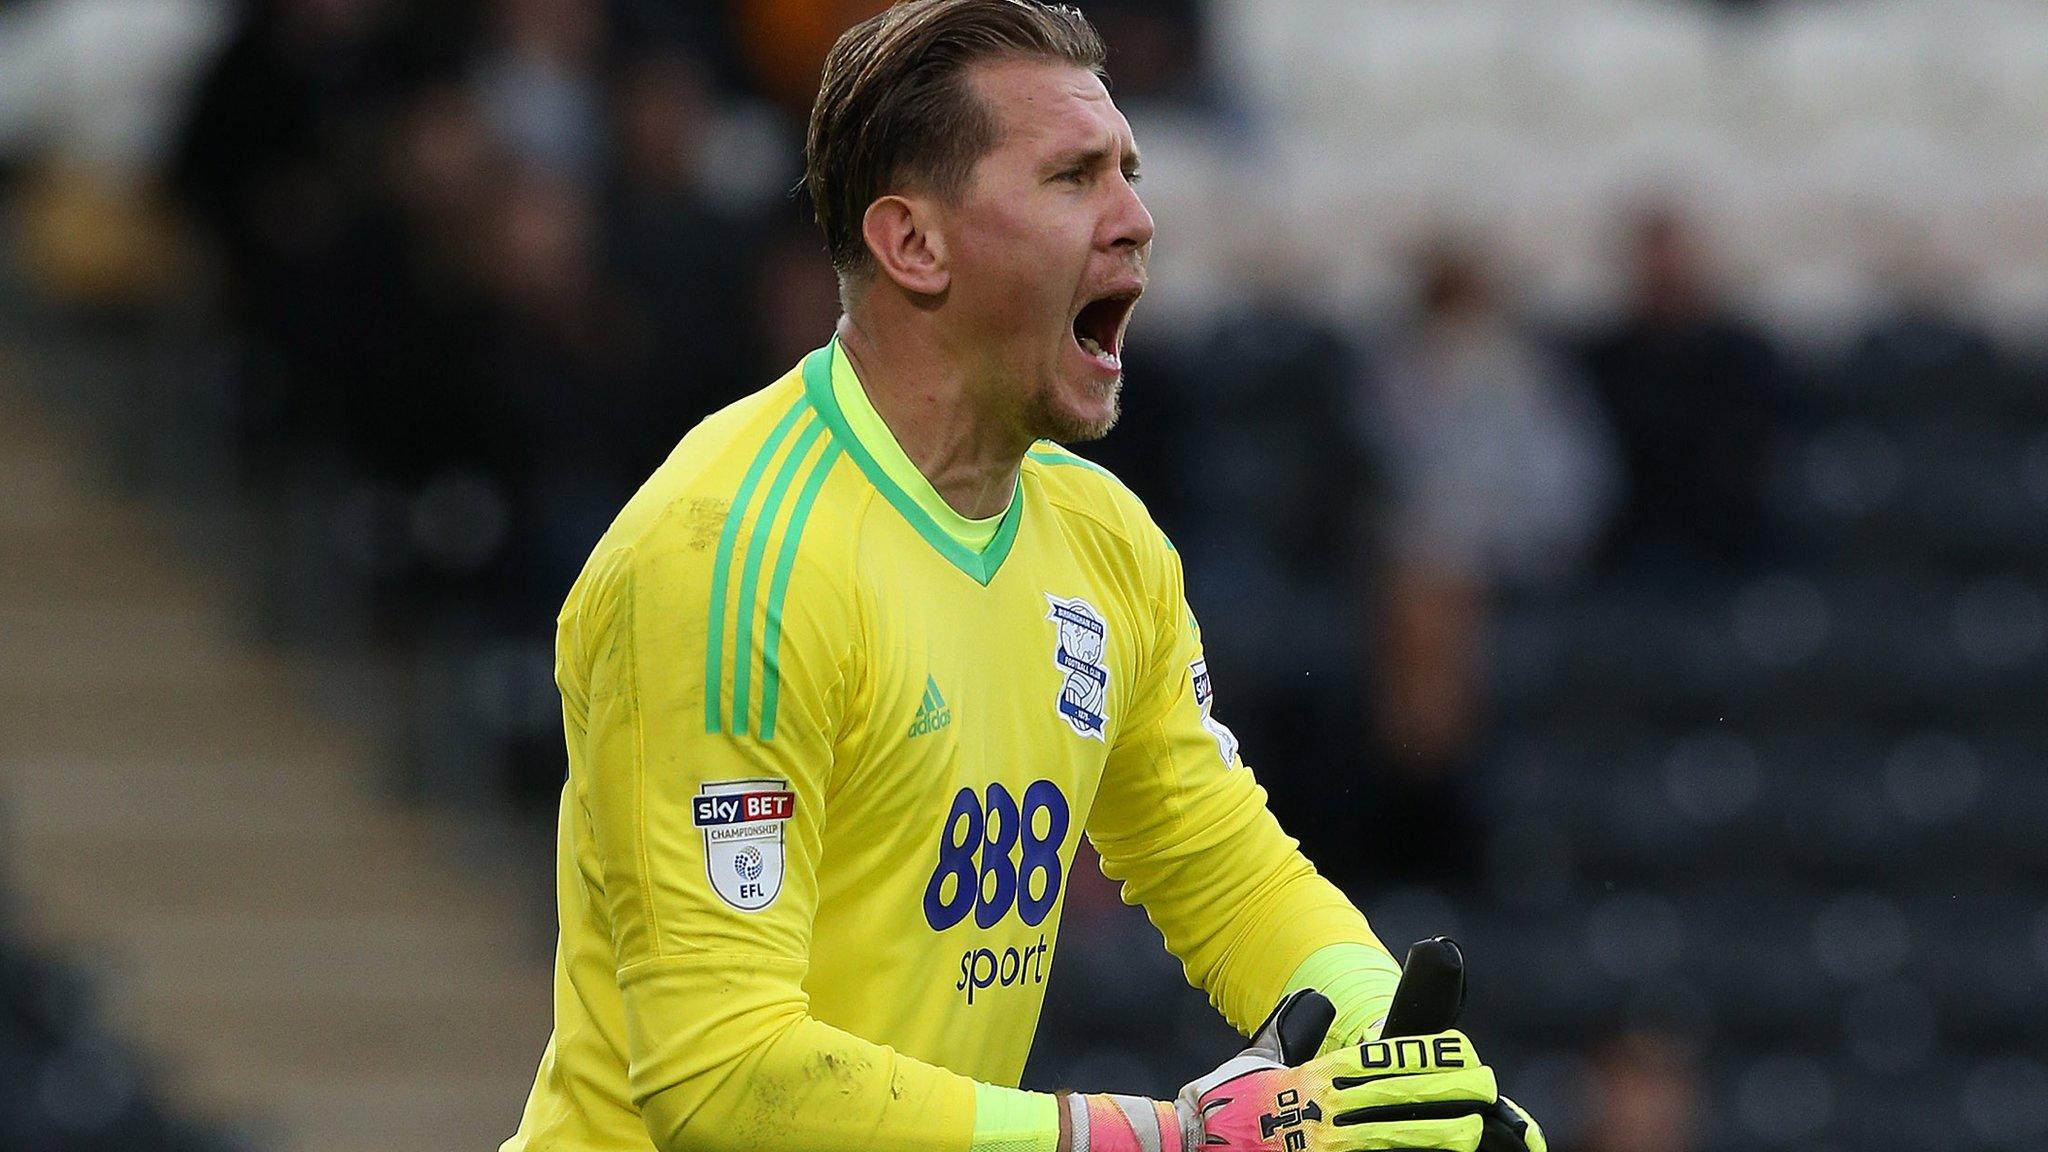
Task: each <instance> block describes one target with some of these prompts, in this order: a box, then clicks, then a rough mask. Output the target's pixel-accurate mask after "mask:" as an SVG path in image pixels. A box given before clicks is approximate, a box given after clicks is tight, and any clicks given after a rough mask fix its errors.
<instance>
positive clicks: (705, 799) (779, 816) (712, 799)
mask: <svg viewBox="0 0 2048 1152" xmlns="http://www.w3.org/2000/svg"><path fill="white" fill-rule="evenodd" d="M692 806H693V807H694V808H695V818H696V825H697V827H699V828H711V827H719V826H724V825H729V824H760V823H766V822H770V821H778V822H779V821H783V820H787V819H789V818H790V817H791V816H793V815H795V814H796V793H794V792H726V793H722V794H716V795H708V796H698V797H696V798H695V801H694V803H693V805H692Z"/></svg>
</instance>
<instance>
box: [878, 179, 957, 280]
mask: <svg viewBox="0 0 2048 1152" xmlns="http://www.w3.org/2000/svg"><path fill="white" fill-rule="evenodd" d="M936 222H937V221H936V220H935V219H934V213H933V206H932V204H931V203H930V202H929V201H927V200H923V199H913V198H911V197H907V196H884V197H882V198H880V199H878V200H876V201H875V202H874V203H873V204H870V205H868V210H867V214H866V215H864V216H862V217H861V221H860V229H861V235H862V237H864V238H865V239H866V240H867V244H868V251H870V252H872V253H874V257H875V263H876V264H877V265H879V266H880V267H881V270H882V274H883V275H884V276H887V277H888V278H889V279H891V280H894V281H895V282H896V283H897V284H898V285H900V286H901V287H902V288H903V289H904V290H905V291H907V292H915V293H917V294H918V295H920V296H936V295H938V294H939V293H941V292H944V291H945V290H946V288H947V286H948V285H950V284H951V283H952V279H953V273H952V269H951V268H950V267H948V265H947V263H946V241H945V238H944V237H943V236H941V235H939V234H938V233H937V232H936V231H935V230H934V229H933V227H932V225H933V224H935V223H936Z"/></svg>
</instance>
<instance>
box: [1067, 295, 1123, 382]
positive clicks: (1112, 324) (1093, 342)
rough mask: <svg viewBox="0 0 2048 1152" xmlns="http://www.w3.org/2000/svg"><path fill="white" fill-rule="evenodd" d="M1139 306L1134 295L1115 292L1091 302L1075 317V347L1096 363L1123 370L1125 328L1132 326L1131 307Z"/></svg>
mask: <svg viewBox="0 0 2048 1152" xmlns="http://www.w3.org/2000/svg"><path fill="white" fill-rule="evenodd" d="M1137 302H1138V293H1137V292H1135V291H1122V292H1112V293H1110V294H1109V295H1107V296H1101V297H1097V298H1096V299H1094V300H1090V301H1089V302H1088V303H1087V304H1085V305H1083V306H1082V307H1081V311H1080V312H1078V313H1076V314H1075V316H1074V343H1076V344H1079V345H1080V346H1081V351H1083V352H1086V353H1087V354H1088V355H1089V356H1091V357H1093V358H1094V359H1096V360H1098V361H1100V362H1102V363H1104V364H1106V365H1110V366H1112V367H1121V366H1122V363H1123V346H1124V328H1125V326H1126V325H1127V324H1128V323H1129V322H1130V318H1131V307H1132V306H1133V305H1135V304H1136V303H1137Z"/></svg>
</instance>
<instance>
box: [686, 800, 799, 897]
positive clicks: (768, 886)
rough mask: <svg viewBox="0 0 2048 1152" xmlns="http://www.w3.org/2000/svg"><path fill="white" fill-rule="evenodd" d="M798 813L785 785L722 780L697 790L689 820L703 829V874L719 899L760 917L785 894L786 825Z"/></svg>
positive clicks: (794, 801) (692, 801)
mask: <svg viewBox="0 0 2048 1152" xmlns="http://www.w3.org/2000/svg"><path fill="white" fill-rule="evenodd" d="M795 814H796V793H794V792H791V791H790V790H789V782H788V781H786V780H721V781H717V782H715V783H709V784H705V785H703V786H702V787H700V788H698V790H697V795H696V796H695V797H693V798H692V800H691V816H692V820H693V822H694V823H695V824H696V825H697V827H699V828H702V829H703V830H704V870H705V871H706V872H707V873H709V874H710V876H711V887H712V890H713V891H715V892H717V893H718V896H719V898H720V899H722V900H724V901H725V902H726V903H727V904H730V905H732V906H733V907H735V908H738V909H739V910H740V911H742V912H756V911H759V910H760V909H763V908H766V907H767V906H768V905H770V904H773V903H774V902H775V897H776V896H777V895H779V894H780V893H781V892H782V826H783V825H784V824H786V823H788V822H789V818H790V817H791V816H793V815H795Z"/></svg>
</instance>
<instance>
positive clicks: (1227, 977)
mask: <svg viewBox="0 0 2048 1152" xmlns="http://www.w3.org/2000/svg"><path fill="white" fill-rule="evenodd" d="M1152 531H1153V532H1156V529H1152ZM1141 556H1143V559H1142V560H1141V563H1144V564H1145V565H1146V566H1147V567H1148V568H1149V571H1148V572H1147V579H1148V583H1149V585H1150V587H1151V588H1152V593H1151V604H1152V608H1153V614H1154V622H1153V627H1154V634H1155V637H1156V639H1155V643H1154V648H1153V650H1152V652H1150V653H1149V654H1148V656H1147V659H1146V662H1145V665H1144V670H1143V678H1142V680H1141V682H1140V683H1139V684H1137V685H1136V686H1135V690H1134V692H1133V697H1132V701H1131V704H1130V705H1129V708H1130V712H1129V718H1128V720H1127V722H1126V724H1125V726H1124V729H1123V731H1122V733H1121V734H1120V736H1119V739H1118V740H1117V743H1116V745H1115V747H1113V748H1112V749H1111V750H1110V755H1109V763H1108V767H1107V770H1106V773H1105V775H1104V778H1103V783H1102V789H1101V793H1100V794H1099V795H1098V796H1097V798H1096V801H1095V807H1094V810H1093V811H1092V812H1091V814H1090V817H1089V823H1088V834H1089V837H1090V839H1091V840H1093V841H1094V843H1095V846H1096V848H1097V850H1098V851H1100V852H1101V854H1102V862H1103V871H1104V872H1105V873H1106V874H1108V875H1109V876H1110V877H1111V878H1112V879H1115V880H1118V881H1121V882H1122V883H1123V893H1124V900H1125V901H1126V902H1127V903H1134V904H1141V905H1143V906H1144V908H1145V911H1146V914H1147V915H1148V916H1149V917H1150V918H1151V920H1152V923H1153V924H1154V925H1155V926H1157V927H1158V929H1159V930H1160V932H1161V934H1162V935H1164V936H1165V938H1166V946H1167V948H1168V949H1170V950H1171V951H1172V952H1173V954H1174V955H1175V956H1176V957H1178V958H1179V959H1180V961H1181V962H1182V964H1183V966H1184V967H1185V969H1186V972H1187V977H1188V980H1189V982H1190V983H1191V984H1193V985H1194V986H1195V987H1198V988H1201V989H1203V990H1205V991H1206V992H1207V993H1208V994H1209V1000H1210V1003H1212V1004H1214V1005H1215V1006H1216V1008H1217V1010H1218V1011H1220V1012H1222V1013H1223V1015H1224V1018H1225V1019H1227V1020H1229V1021H1230V1023H1231V1024H1232V1025H1233V1026H1235V1027H1236V1028H1237V1029H1238V1030H1239V1031H1241V1032H1244V1033H1245V1034H1246V1035H1250V1033H1251V1031H1252V1030H1253V1029H1254V1028H1256V1027H1257V1025H1258V1023H1259V1021H1260V1020H1262V1019H1263V1018H1264V1017H1265V1015H1266V1014H1267V1012H1269V1011H1270V1010H1271V1009H1272V1007H1273V1005H1274V1004H1275V1003H1276V1002H1277V1001H1278V1000H1279V998H1280V996H1281V994H1282V993H1283V991H1284V990H1285V988H1286V986H1287V984H1288V982H1289V980H1290V979H1291V978H1292V977H1293V976H1294V974H1295V973H1296V971H1297V970H1298V969H1299V968H1300V967H1301V965H1302V963H1303V962H1304V961H1305V960H1307V959H1308V958H1309V957H1310V956H1311V955H1313V954H1315V953H1317V952H1318V951H1320V950H1321V949H1323V948H1325V947H1326V946H1328V945H1332V944H1340V943H1346V944H1356V945H1364V946H1367V947H1368V948H1370V949H1373V950H1376V951H1377V952H1378V953H1379V954H1380V955H1384V954H1385V948H1384V947H1383V946H1382V945H1381V944H1380V942H1379V939H1378V938H1377V937H1376V936H1374V935H1373V933H1372V930H1371V928H1370V927H1369V926H1368V925H1367V924H1366V921H1365V917H1364V916H1363V915H1361V914H1360V913H1359V911H1358V910H1357V909H1356V908H1355V907H1353V906H1352V904H1351V902H1350V900H1348V899H1347V898H1346V897H1345V896H1344V894H1343V893H1342V892H1340V891H1338V890H1337V888H1336V887H1335V886H1334V885H1332V884H1331V883H1330V882H1329V881H1328V880H1326V879H1324V878H1323V877H1322V876H1321V875H1320V874H1318V873H1317V872H1316V870H1315V868H1314V867H1313V866H1312V865H1311V864H1310V863H1309V862H1308V860H1307V859H1306V858H1305V857H1303V855H1302V854H1301V852H1300V851H1299V845H1298V843H1297V841H1295V840H1294V839H1293V838H1292V837H1290V836H1288V835H1287V834H1286V833H1285V832H1283V831H1282V830H1281V828H1280V825H1279V823H1278V821H1276V820H1275V819H1274V818H1273V815H1272V813H1271V812H1270V811H1268V809H1267V806H1266V791H1265V789H1264V788H1263V787H1261V786H1260V785H1259V783H1258V782H1257V780H1256V779H1255V778H1254V777H1253V775H1252V772H1251V770H1250V769H1249V768H1247V767H1245V766H1244V763H1243V761H1242V759H1241V758H1240V757H1239V756H1238V751H1237V741H1236V738H1235V737H1234V736H1232V735H1231V733H1230V730H1229V729H1228V728H1226V727H1224V726H1223V725H1222V723H1221V722H1220V721H1218V720H1217V719H1216V717H1215V716H1214V715H1213V709H1214V707H1215V699H1214V693H1213V689H1212V686H1211V682H1210V677H1209V672H1208V666H1207V663H1206V662H1205V660H1204V659H1203V656H1202V646H1201V633H1200V630H1199V628H1198V627H1197V626H1196V624H1195V620H1194V616H1193V614H1192V613H1191V612H1190V611H1189V609H1188V606H1187V602H1186V597H1185V593H1184V592H1183V588H1182V578H1181V569H1180V561H1179V557H1178V555H1177V554H1176V553H1174V551H1173V550H1172V547H1171V545H1169V544H1167V543H1166V542H1165V540H1164V537H1160V538H1159V539H1158V543H1157V547H1156V551H1153V552H1147V553H1141ZM1342 1007H1344V1006H1343V1005H1340V1008H1342Z"/></svg>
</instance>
